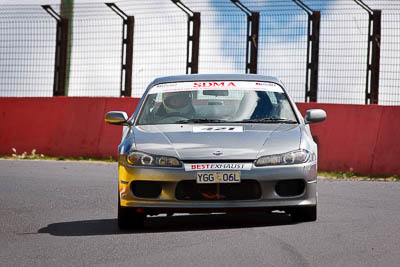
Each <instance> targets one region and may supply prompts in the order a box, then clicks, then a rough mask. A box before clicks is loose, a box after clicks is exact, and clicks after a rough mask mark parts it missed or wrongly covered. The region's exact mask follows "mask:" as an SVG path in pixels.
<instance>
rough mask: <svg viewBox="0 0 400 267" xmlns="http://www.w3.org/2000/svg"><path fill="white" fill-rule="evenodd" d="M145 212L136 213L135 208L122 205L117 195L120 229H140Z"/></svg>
mask: <svg viewBox="0 0 400 267" xmlns="http://www.w3.org/2000/svg"><path fill="white" fill-rule="evenodd" d="M145 218H146V214H144V213H137V212H136V210H135V209H133V208H129V207H122V206H121V201H120V198H119V196H118V227H119V229H121V230H133V229H141V228H143V226H144V220H145Z"/></svg>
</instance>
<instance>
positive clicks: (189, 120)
mask: <svg viewBox="0 0 400 267" xmlns="http://www.w3.org/2000/svg"><path fill="white" fill-rule="evenodd" d="M222 122H227V121H226V120H216V119H187V120H180V121H176V122H175V123H182V124H183V123H222Z"/></svg>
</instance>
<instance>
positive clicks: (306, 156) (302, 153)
mask: <svg viewBox="0 0 400 267" xmlns="http://www.w3.org/2000/svg"><path fill="white" fill-rule="evenodd" d="M314 158H315V156H314V154H313V153H311V152H310V151H308V150H305V149H301V150H295V151H290V152H288V153H284V154H277V155H269V156H263V157H261V158H259V159H257V160H256V161H255V163H254V164H255V165H256V166H272V165H291V164H301V163H305V162H308V161H311V160H314Z"/></svg>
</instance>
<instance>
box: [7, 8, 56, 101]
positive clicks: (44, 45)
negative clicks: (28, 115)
mask: <svg viewBox="0 0 400 267" xmlns="http://www.w3.org/2000/svg"><path fill="white" fill-rule="evenodd" d="M16 11H17V10H16V9H15V7H9V8H7V9H6V8H4V9H2V12H1V13H0V97H5V96H6V97H8V96H19V97H28V96H52V95H53V70H54V57H55V48H54V42H55V35H56V28H55V23H54V21H53V20H52V19H51V18H46V17H43V16H42V14H41V12H42V10H41V8H40V7H37V6H30V7H24V8H19V10H18V12H16Z"/></svg>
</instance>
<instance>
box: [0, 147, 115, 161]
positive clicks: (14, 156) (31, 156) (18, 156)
mask: <svg viewBox="0 0 400 267" xmlns="http://www.w3.org/2000/svg"><path fill="white" fill-rule="evenodd" d="M12 150H13V152H14V153H13V154H12V155H11V156H8V155H4V156H0V158H2V159H30V160H59V161H63V160H65V161H102V162H116V160H115V159H113V158H112V157H109V158H92V157H64V156H57V157H54V156H46V155H43V154H36V149H33V150H32V152H31V153H30V154H28V153H27V152H26V151H24V152H23V153H22V154H18V153H17V150H16V149H15V148H13V149H12Z"/></svg>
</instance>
